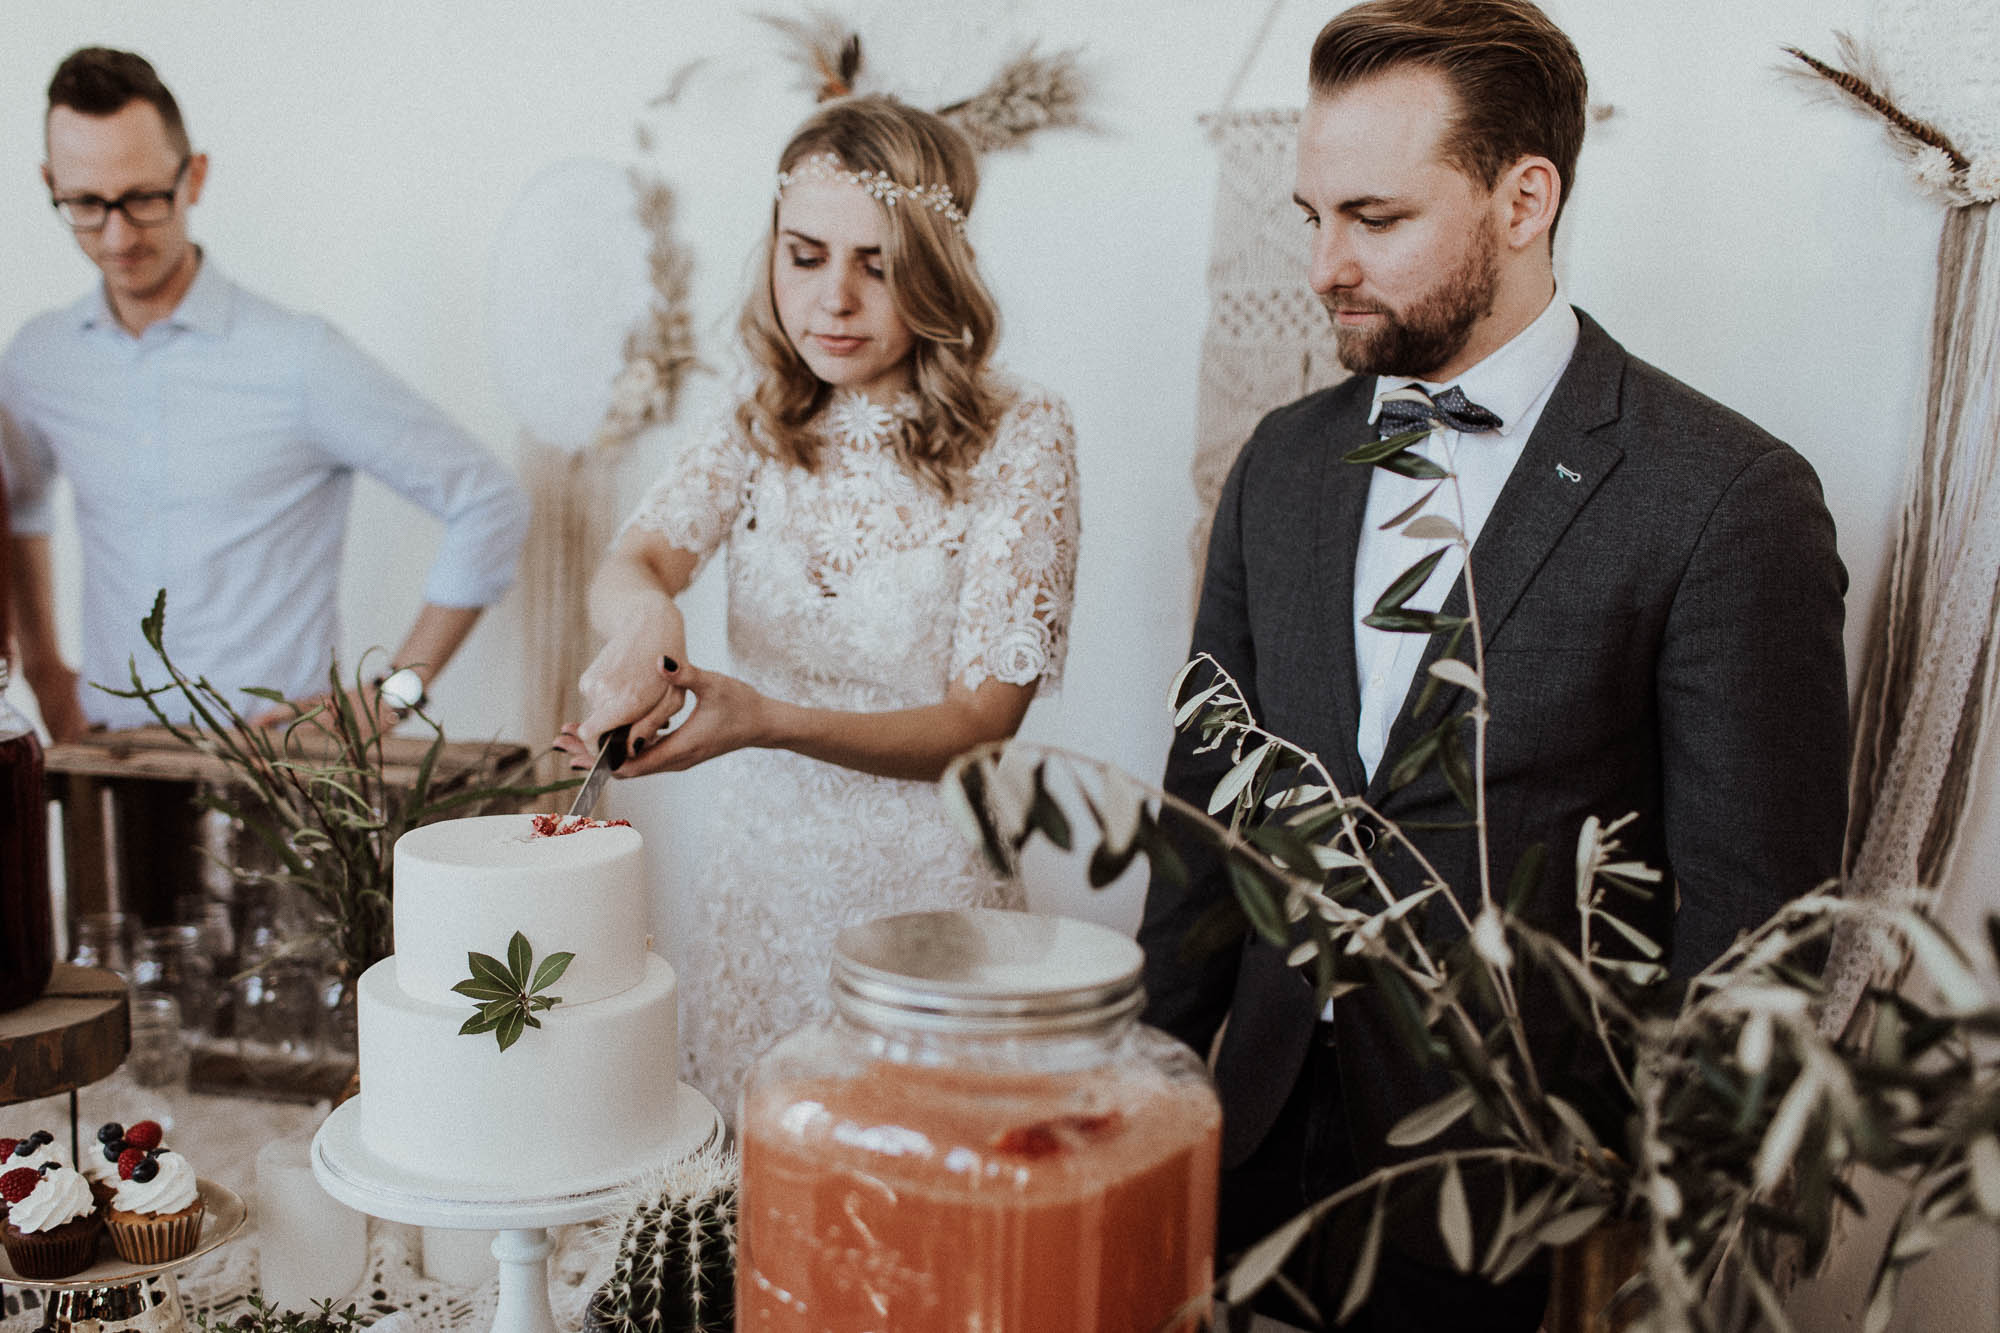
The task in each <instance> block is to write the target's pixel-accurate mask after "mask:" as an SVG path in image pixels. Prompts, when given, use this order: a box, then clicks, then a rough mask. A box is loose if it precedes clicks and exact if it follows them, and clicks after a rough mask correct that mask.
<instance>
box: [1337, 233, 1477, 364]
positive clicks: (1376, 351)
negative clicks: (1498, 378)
mask: <svg viewBox="0 0 2000 1333" xmlns="http://www.w3.org/2000/svg"><path fill="white" fill-rule="evenodd" d="M1499 252H1500V246H1499V241H1498V239H1497V238H1496V237H1495V236H1494V234H1493V231H1492V229H1491V228H1482V229H1481V230H1480V232H1479V234H1478V236H1477V238H1476V239H1475V240H1474V241H1473V243H1472V245H1471V247H1470V248H1469V249H1468V250H1467V251H1466V253H1465V259H1464V261H1463V262H1462V263H1460V264H1459V266H1458V267H1457V269H1455V270H1453V271H1452V272H1450V273H1448V274H1446V275H1445V276H1444V277H1443V278H1442V279H1440V280H1439V281H1438V283H1437V285H1436V286H1434V287H1432V288H1431V289H1430V290H1429V291H1427V292H1425V293H1424V294H1423V295H1422V296H1420V297H1418V298H1417V299H1416V300H1415V301H1413V302H1411V303H1410V305H1409V306H1408V308H1406V309H1404V310H1401V311H1398V310H1393V309H1391V308H1390V307H1388V306H1386V305H1384V304H1382V303H1380V302H1368V301H1352V300H1342V299H1341V298H1340V296H1339V294H1338V293H1334V294H1329V295H1326V296H1322V297H1321V298H1320V303H1321V304H1322V305H1324V306H1325V307H1326V310H1327V314H1328V315H1329V316H1331V315H1333V314H1334V313H1335V312H1336V311H1342V310H1346V311H1368V312H1372V313H1376V314H1380V315H1382V316H1383V318H1382V319H1380V320H1377V321H1375V322H1374V323H1373V324H1372V325H1371V326H1370V327H1368V328H1359V329H1355V328H1343V327H1341V325H1339V324H1338V323H1336V324H1335V325H1334V326H1333V340H1334V347H1335V349H1336V350H1337V351H1338V352H1339V354H1340V363H1341V364H1342V365H1343V366H1346V367H1347V368H1348V369H1349V370H1351V371H1353V372H1354V373H1355V374H1357V375H1389V376H1404V377H1407V378H1409V379H1416V380H1420V379H1428V378H1430V375H1431V372H1432V371H1434V370H1437V369H1438V368H1439V367H1441V366H1444V365H1446V364H1447V363H1449V362H1450V361H1451V359H1452V358H1453V357H1455V356H1457V355H1458V354H1459V352H1460V351H1462V350H1464V347H1465V343H1466V340H1467V339H1468V338H1470V337H1471V336H1472V330H1473V326H1474V325H1476V324H1478V323H1479V321H1480V320H1482V319H1484V318H1485V317H1486V316H1487V315H1489V314H1491V313H1492V312H1493V296H1494V293H1495V291H1497V290H1498V288H1499V285H1500V262H1499Z"/></svg>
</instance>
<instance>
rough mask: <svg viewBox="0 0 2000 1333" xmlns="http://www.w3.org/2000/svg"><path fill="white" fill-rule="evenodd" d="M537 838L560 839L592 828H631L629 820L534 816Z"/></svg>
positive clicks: (552, 815)
mask: <svg viewBox="0 0 2000 1333" xmlns="http://www.w3.org/2000/svg"><path fill="white" fill-rule="evenodd" d="M532 818H533V820H534V827H535V832H534V835H533V836H535V837H537V838H560V837H562V836H563V835H565V834H569V833H581V832H583V831H584V830H585V829H592V828H631V827H632V821H631V820H629V819H571V818H570V817H569V816H567V815H556V814H548V815H534V816H532Z"/></svg>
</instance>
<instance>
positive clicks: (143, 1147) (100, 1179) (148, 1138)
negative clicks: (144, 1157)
mask: <svg viewBox="0 0 2000 1333" xmlns="http://www.w3.org/2000/svg"><path fill="white" fill-rule="evenodd" d="M160 1138H161V1130H160V1124H159V1122H158V1121H157V1120H141V1121H139V1122H138V1123H137V1124H135V1125H133V1126H132V1128H130V1129H127V1128H125V1126H123V1125H121V1124H119V1123H118V1122H117V1121H116V1120H109V1121H106V1122H105V1123H104V1124H102V1125H99V1126H98V1128H97V1139H96V1141H95V1142H93V1143H91V1144H89V1145H88V1146H86V1147H85V1148H84V1149H83V1152H82V1155H81V1156H80V1157H79V1158H78V1159H77V1163H76V1169H77V1170H79V1171H81V1172H83V1174H84V1178H85V1179H86V1180H88V1181H89V1182H90V1192H91V1193H92V1194H94V1195H95V1196H97V1201H98V1202H99V1203H105V1204H108V1203H110V1202H111V1196H112V1195H113V1194H114V1193H116V1192H117V1190H118V1180H119V1176H118V1159H119V1158H120V1157H122V1156H124V1154H125V1150H126V1149H127V1148H137V1149H139V1150H140V1151H142V1152H151V1151H152V1150H153V1149H155V1148H157V1147H159V1146H160Z"/></svg>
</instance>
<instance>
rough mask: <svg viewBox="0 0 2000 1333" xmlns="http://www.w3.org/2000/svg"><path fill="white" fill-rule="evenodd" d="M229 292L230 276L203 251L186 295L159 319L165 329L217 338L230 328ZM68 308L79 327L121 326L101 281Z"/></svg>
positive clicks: (230, 302)
mask: <svg viewBox="0 0 2000 1333" xmlns="http://www.w3.org/2000/svg"><path fill="white" fill-rule="evenodd" d="M232 291H233V285H232V284H231V283H230V281H229V279H228V278H225V277H224V276H222V273H221V271H220V270H218V269H217V268H216V266H215V261H214V260H213V259H210V258H209V257H208V254H207V252H206V251H203V252H201V265H200V267H198V268H197V269H195V272H194V281H193V282H192V283H190V284H189V285H188V289H187V294H186V295H184V296H182V297H181V303H180V304H179V305H177V306H175V307H174V312H173V313H172V314H171V315H168V316H167V317H166V318H165V319H164V320H161V321H160V322H161V323H162V324H164V325H166V326H167V327H168V328H174V329H187V330H189V331H190V332H194V333H207V334H213V335H215V336H217V337H220V336H221V335H222V334H224V333H227V332H228V331H229V315H230V308H231V305H232V300H231V293H232ZM70 310H71V312H72V313H73V314H74V315H75V316H76V322H77V325H78V327H80V328H85V329H93V328H114V329H116V328H123V325H121V324H119V322H118V315H117V312H116V311H114V310H112V308H111V298H110V297H108V296H106V295H105V294H104V284H103V282H101V281H100V282H99V283H98V284H97V285H96V286H95V287H93V288H91V289H90V290H89V291H87V292H85V293H84V294H83V295H82V296H81V297H80V298H78V300H77V302H76V304H75V305H73V306H71V307H70Z"/></svg>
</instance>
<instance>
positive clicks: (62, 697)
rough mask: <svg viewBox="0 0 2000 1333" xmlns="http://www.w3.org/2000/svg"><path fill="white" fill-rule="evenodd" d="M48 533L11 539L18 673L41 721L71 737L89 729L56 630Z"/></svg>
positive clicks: (53, 733)
mask: <svg viewBox="0 0 2000 1333" xmlns="http://www.w3.org/2000/svg"><path fill="white" fill-rule="evenodd" d="M52 569H53V566H52V562H51V558H50V555H49V539H48V538H47V537H44V536H40V535H31V536H21V537H16V538H14V539H13V576H12V581H13V587H12V588H11V589H9V590H8V593H9V595H10V596H11V597H12V598H13V605H14V638H15V642H16V644H18V645H19V648H20V663H21V678H22V679H23V680H25V681H27V682H28V688H29V689H31V690H33V691H34V692H35V706H36V707H37V708H39V709H40V710H41V714H42V725H43V726H45V727H47V728H48V729H49V735H50V737H51V738H52V739H54V740H57V741H73V740H75V739H77V738H78V737H79V736H81V735H83V733H84V732H85V731H87V730H88V729H89V726H90V724H89V723H88V722H87V721H86V720H85V719H84V716H83V704H82V702H81V701H80V700H79V699H78V697H77V675H76V672H74V671H72V670H70V667H69V664H68V663H67V662H65V661H63V656H62V646H61V640H60V638H59V637H58V635H57V631H56V598H55V578H54V576H53V573H52Z"/></svg>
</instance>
